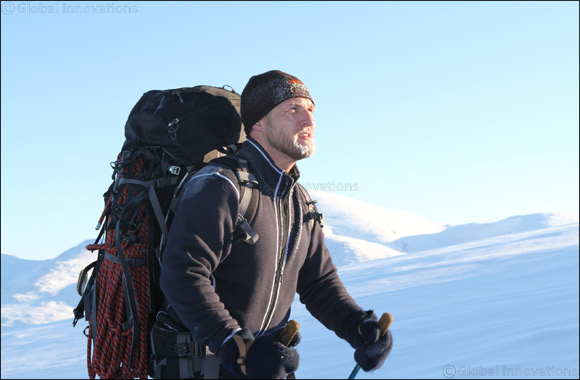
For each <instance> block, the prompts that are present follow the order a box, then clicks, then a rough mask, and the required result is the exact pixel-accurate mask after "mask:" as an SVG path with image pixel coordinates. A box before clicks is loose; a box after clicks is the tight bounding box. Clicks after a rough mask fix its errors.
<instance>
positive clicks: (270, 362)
mask: <svg viewBox="0 0 580 380" xmlns="http://www.w3.org/2000/svg"><path fill="white" fill-rule="evenodd" d="M281 330H282V329H278V330H275V331H273V332H272V333H270V334H268V335H264V336H262V337H260V338H258V339H254V336H253V335H252V333H251V332H250V330H248V329H243V330H240V331H239V332H237V333H236V334H235V335H234V336H233V337H232V338H230V339H229V340H228V341H227V342H226V343H225V344H224V346H223V347H222V348H221V349H220V351H219V357H220V361H221V363H222V366H224V368H226V369H227V370H228V371H229V372H231V373H232V374H233V375H235V376H236V377H238V378H249V379H284V378H286V376H287V375H288V374H290V373H293V372H296V370H297V369H298V363H299V359H300V358H299V356H298V352H297V351H296V349H295V348H294V346H296V345H297V344H298V343H299V342H300V335H299V334H297V335H296V336H295V337H294V339H292V341H291V342H290V344H289V346H288V347H286V346H285V345H283V344H282V343H280V342H279V341H278V336H279V334H280V331H281Z"/></svg>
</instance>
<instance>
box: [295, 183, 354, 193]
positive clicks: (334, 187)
mask: <svg viewBox="0 0 580 380" xmlns="http://www.w3.org/2000/svg"><path fill="white" fill-rule="evenodd" d="M302 186H304V187H305V188H306V190H308V191H311V190H315V191H316V190H319V191H329V192H355V191H359V188H358V183H349V182H337V181H327V182H307V183H303V184H302Z"/></svg>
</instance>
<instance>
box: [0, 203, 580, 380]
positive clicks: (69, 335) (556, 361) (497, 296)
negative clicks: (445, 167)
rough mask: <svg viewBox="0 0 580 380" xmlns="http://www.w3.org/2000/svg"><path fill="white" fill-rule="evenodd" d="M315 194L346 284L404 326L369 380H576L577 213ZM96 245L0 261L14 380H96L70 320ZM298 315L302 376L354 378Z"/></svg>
mask: <svg viewBox="0 0 580 380" xmlns="http://www.w3.org/2000/svg"><path fill="white" fill-rule="evenodd" d="M312 193H313V198H314V199H318V200H319V203H318V206H319V209H320V211H321V212H323V213H324V216H325V218H326V223H327V225H326V227H325V234H326V236H327V243H328V245H329V247H330V249H331V252H332V254H333V257H334V260H335V262H336V263H337V264H338V265H339V269H340V272H341V276H342V278H343V281H344V282H345V284H346V286H347V288H348V289H349V291H350V292H351V294H352V295H353V296H354V297H355V299H357V301H358V302H359V303H360V304H361V306H363V307H365V308H372V309H374V310H375V311H376V312H377V313H378V314H380V313H382V312H384V311H389V312H390V313H391V314H393V316H394V318H395V321H394V322H393V325H392V328H391V330H392V333H393V336H394V339H395V348H394V350H393V353H392V354H391V356H390V357H389V359H388V361H387V363H386V365H385V366H384V367H383V368H382V369H380V370H378V371H376V372H374V373H363V372H361V373H359V376H358V378H387V377H389V378H391V377H392V378H421V377H428V378H443V377H447V378H451V377H461V378H467V377H477V378H481V377H488V378H498V377H499V378H506V377H513V378H526V377H528V378H530V377H532V378H533V377H554V378H577V377H578V351H579V350H578V256H579V234H578V216H577V215H576V216H562V215H555V214H533V215H525V216H514V217H512V218H508V219H505V220H502V221H498V222H496V223H486V224H477V223H471V224H467V225H462V226H448V225H444V224H442V223H437V222H431V221H428V220H425V219H423V218H421V217H418V216H415V215H413V214H410V213H406V212H402V211H395V210H388V209H384V208H379V207H376V206H372V205H368V204H365V203H362V202H359V201H356V200H353V199H349V198H346V197H342V196H338V195H335V194H330V193H322V192H312ZM89 242H92V241H91V240H87V241H85V242H82V243H81V244H79V245H78V246H76V247H73V248H71V249H70V250H68V251H66V252H64V253H63V254H61V255H60V256H58V257H57V258H54V259H51V260H43V261H30V260H23V259H20V258H17V257H14V256H11V255H6V254H2V265H1V269H2V280H1V282H2V294H1V296H2V312H1V315H2V340H1V345H2V374H1V377H2V378H83V377H86V376H87V375H86V357H85V355H86V338H85V337H84V336H83V334H82V329H83V327H84V326H82V325H83V323H82V322H84V321H81V322H79V325H77V327H76V328H72V323H71V322H72V316H73V315H72V309H73V308H74V306H76V303H77V302H78V300H79V296H78V295H77V294H76V290H75V287H76V280H77V275H78V273H79V271H80V270H81V269H82V268H83V267H84V266H85V265H86V264H88V263H89V262H90V261H92V260H93V259H94V257H95V254H93V253H90V252H87V251H86V250H85V249H84V247H85V245H86V244H87V243H89ZM292 318H293V319H296V320H297V321H298V322H299V323H300V325H301V333H302V338H303V339H302V343H301V344H300V346H299V352H300V354H301V365H300V369H299V371H298V373H297V377H298V378H346V377H347V376H348V374H349V373H350V370H351V369H352V367H353V365H354V360H353V356H352V355H353V353H352V349H351V348H350V347H349V346H348V344H346V343H344V342H341V341H339V340H338V338H337V337H336V336H335V335H334V333H332V332H329V331H328V330H326V329H325V328H324V327H323V326H322V325H321V324H320V323H318V322H317V321H315V320H314V319H313V318H312V317H311V316H310V315H309V314H308V312H307V311H306V310H305V308H304V307H303V306H302V305H301V304H300V303H299V302H298V301H296V302H295V303H294V306H293V311H292ZM47 352H50V355H46V353H47ZM30 358H34V360H30ZM540 371H543V372H541V375H540Z"/></svg>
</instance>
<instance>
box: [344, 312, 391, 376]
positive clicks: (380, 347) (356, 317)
mask: <svg viewBox="0 0 580 380" xmlns="http://www.w3.org/2000/svg"><path fill="white" fill-rule="evenodd" d="M342 330H343V334H344V336H345V339H346V340H347V341H348V342H349V343H350V344H351V346H352V347H354V348H355V350H356V351H355V353H354V358H355V360H356V362H357V363H358V364H359V365H360V366H361V368H362V369H363V370H364V371H367V372H368V371H374V370H376V369H378V368H380V367H381V366H382V365H383V363H384V362H385V360H386V359H387V356H389V354H390V353H391V349H392V348H393V337H392V335H391V332H390V331H389V330H387V332H386V333H385V334H384V335H383V336H380V331H381V330H380V327H379V323H378V320H377V316H376V315H375V314H374V313H373V311H372V310H369V311H367V312H355V313H352V314H351V315H349V316H348V317H346V318H345V320H344V321H343V323H342Z"/></svg>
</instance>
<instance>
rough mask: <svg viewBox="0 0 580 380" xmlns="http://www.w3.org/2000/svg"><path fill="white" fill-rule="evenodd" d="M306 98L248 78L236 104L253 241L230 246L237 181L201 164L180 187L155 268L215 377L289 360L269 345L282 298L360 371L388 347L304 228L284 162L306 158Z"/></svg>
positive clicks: (282, 81) (310, 226) (266, 79)
mask: <svg viewBox="0 0 580 380" xmlns="http://www.w3.org/2000/svg"><path fill="white" fill-rule="evenodd" d="M314 107H315V105H314V101H313V100H312V97H311V95H310V92H309V90H308V88H307V87H306V86H305V85H304V84H303V83H302V82H301V81H300V80H299V79H298V78H296V77H294V76H292V75H289V74H286V73H284V72H281V71H269V72H266V73H263V74H260V75H256V76H254V77H252V78H251V79H250V80H249V82H248V84H247V85H246V87H245V88H244V91H243V92H242V99H241V114H242V122H243V124H244V128H245V131H246V134H247V135H248V140H247V141H246V142H244V143H243V144H242V147H241V149H240V151H239V153H238V154H239V155H240V156H241V157H242V158H244V159H245V160H247V162H248V164H249V168H250V171H251V173H252V174H253V175H255V177H256V178H257V182H258V183H259V187H260V197H259V203H258V204H259V206H258V210H257V213H256V216H255V218H254V221H253V223H252V228H253V229H254V230H255V231H256V232H257V233H258V236H259V239H258V240H257V241H256V243H255V244H253V245H252V244H247V243H242V244H239V245H236V246H233V238H232V236H233V233H234V229H235V226H236V223H237V219H238V208H239V185H238V180H237V178H236V175H235V173H234V172H233V171H232V170H231V169H229V168H227V167H225V165H223V164H217V163H210V164H209V165H207V166H206V167H205V168H204V169H202V170H201V171H200V172H198V173H197V174H196V175H195V176H194V177H193V178H192V179H191V180H190V181H189V182H188V183H187V184H186V186H185V188H184V191H183V195H182V198H181V200H180V203H179V206H178V208H177V213H176V215H175V218H174V220H173V223H172V227H171V232H170V234H169V238H168V242H167V246H166V248H165V252H164V256H163V261H162V267H163V270H162V274H161V288H162V290H163V292H164V294H165V296H166V297H167V299H168V301H169V302H170V304H171V305H172V307H173V308H174V310H175V312H176V314H177V315H178V317H179V319H180V320H181V322H183V324H184V325H185V326H186V327H187V328H188V329H189V330H190V331H191V334H192V337H193V339H194V340H195V341H196V342H197V343H200V344H203V345H207V346H208V347H209V349H210V350H211V351H212V352H214V353H216V354H217V355H219V359H220V362H221V368H220V377H229V376H230V375H233V376H235V377H248V378H283V377H286V375H287V374H289V373H292V372H294V371H296V369H297V368H298V361H299V357H298V353H297V351H296V349H295V348H294V346H295V344H297V339H295V340H294V342H292V344H291V345H290V347H286V346H284V345H282V344H280V343H279V342H278V340H277V336H278V333H279V331H280V329H281V328H282V327H283V326H284V324H285V323H286V322H287V321H288V318H289V315H290V306H291V304H292V301H293V299H294V294H295V293H296V292H298V294H299V295H300V301H301V302H302V303H304V304H305V305H306V307H307V309H308V310H309V311H310V313H311V314H312V315H313V316H314V317H316V318H317V319H318V320H319V321H320V322H321V323H323V324H324V326H326V327H327V328H329V329H331V330H333V331H334V332H335V333H336V334H337V335H338V336H339V337H340V338H343V339H346V340H347V341H348V342H349V343H350V344H351V345H352V346H353V347H354V348H355V349H356V351H355V358H356V361H357V362H358V363H359V364H360V365H361V367H362V368H363V370H366V371H370V370H374V369H377V368H379V367H380V366H381V365H382V364H383V362H384V361H385V359H386V357H387V356H388V354H389V353H390V350H391V348H392V337H391V335H390V332H387V334H385V335H384V336H382V337H379V335H380V334H379V327H378V324H377V318H376V316H375V315H374V313H373V312H372V311H364V310H363V309H362V308H361V307H360V306H358V305H357V303H356V302H355V301H354V300H353V299H352V298H351V296H350V295H349V294H348V293H347V291H346V289H345V288H344V286H343V284H342V282H341V280H340V278H339V277H338V274H337V270H336V267H335V266H334V264H333V263H332V260H331V257H330V254H329V251H328V249H327V248H326V245H325V243H324V234H323V232H322V229H321V226H320V224H319V223H309V221H308V218H307V217H305V215H306V214H307V212H308V209H307V207H308V205H306V204H305V201H304V199H305V197H304V195H303V194H300V192H301V191H305V190H304V189H303V188H302V189H301V188H299V187H298V186H297V180H298V178H299V172H298V169H297V167H296V162H297V161H298V160H300V159H303V158H306V157H310V156H311V155H312V154H313V153H314V151H315V144H314V131H315V123H314V118H313V112H314Z"/></svg>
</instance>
